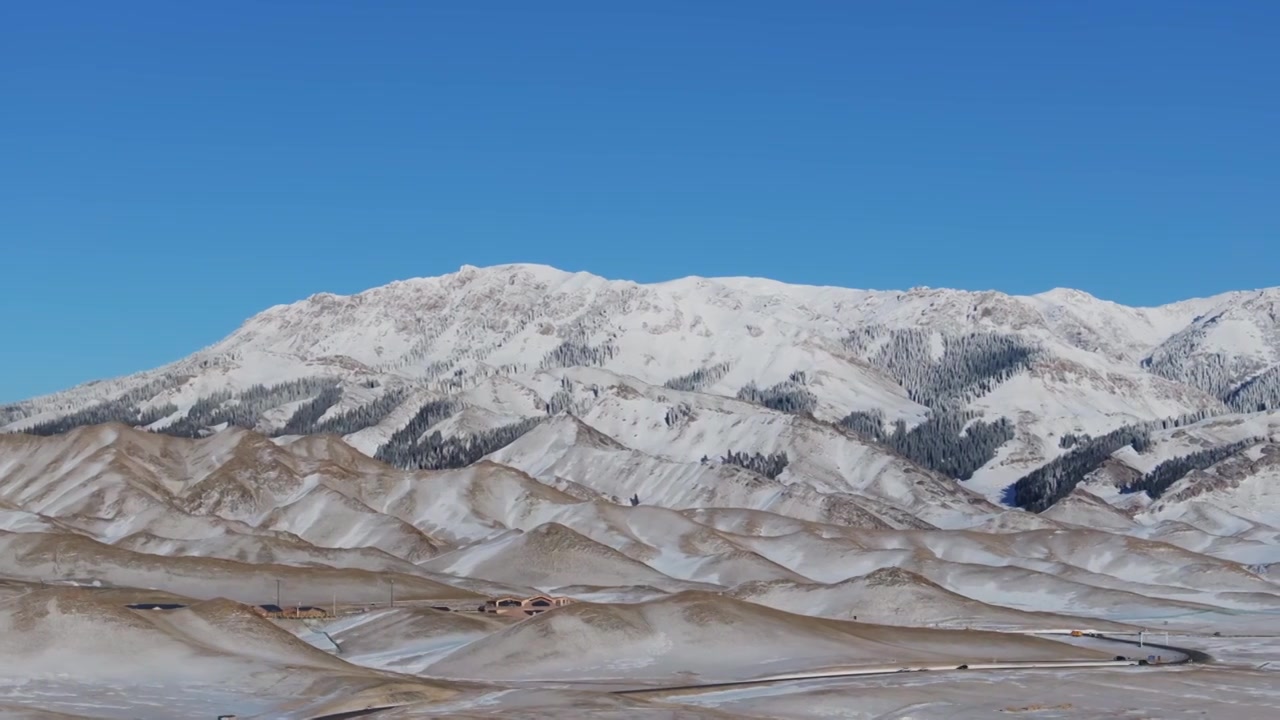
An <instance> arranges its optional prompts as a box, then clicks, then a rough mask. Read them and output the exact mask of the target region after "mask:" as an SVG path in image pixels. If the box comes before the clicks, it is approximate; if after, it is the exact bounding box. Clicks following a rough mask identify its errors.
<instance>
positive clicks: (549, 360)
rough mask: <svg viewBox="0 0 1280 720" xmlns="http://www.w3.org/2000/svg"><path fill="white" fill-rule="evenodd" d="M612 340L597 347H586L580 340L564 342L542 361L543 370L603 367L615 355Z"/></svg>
mask: <svg viewBox="0 0 1280 720" xmlns="http://www.w3.org/2000/svg"><path fill="white" fill-rule="evenodd" d="M617 351H618V349H617V346H615V345H614V344H613V341H612V340H606V341H605V342H603V343H601V344H599V345H588V344H587V343H586V342H583V341H581V340H566V341H564V342H562V343H560V344H559V345H558V346H556V348H555V349H554V350H552V351H551V352H549V353H547V356H546V357H545V358H543V359H542V367H543V368H557V367H580V366H592V365H603V364H605V363H606V362H608V361H609V360H612V359H613V357H614V355H615V354H617Z"/></svg>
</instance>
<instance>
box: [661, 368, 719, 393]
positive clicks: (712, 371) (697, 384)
mask: <svg viewBox="0 0 1280 720" xmlns="http://www.w3.org/2000/svg"><path fill="white" fill-rule="evenodd" d="M729 367H730V365H729V363H727V362H722V363H716V364H715V365H711V366H709V367H705V368H699V369H698V370H694V371H693V372H691V373H689V374H688V375H681V376H680V377H675V378H671V379H670V380H668V381H667V382H666V383H664V385H665V386H666V387H668V388H670V389H672V390H682V391H684V392H698V391H699V390H701V389H703V388H705V387H707V386H708V385H715V384H716V383H718V382H720V380H721V379H723V378H724V376H725V375H727V374H728V373H729Z"/></svg>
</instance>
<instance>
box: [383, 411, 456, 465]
mask: <svg viewBox="0 0 1280 720" xmlns="http://www.w3.org/2000/svg"><path fill="white" fill-rule="evenodd" d="M457 411H458V406H457V405H456V404H455V403H454V402H453V401H452V400H432V401H430V402H427V403H425V404H424V405H423V406H422V407H420V408H418V412H416V413H414V415H413V417H412V418H410V419H409V422H408V423H406V424H405V426H404V427H402V428H400V429H399V430H397V431H395V432H394V433H392V435H391V437H390V438H388V439H387V442H386V444H384V445H383V446H382V447H380V448H378V453H377V458H378V459H379V460H382V461H384V462H387V463H390V464H392V465H395V466H397V467H410V466H411V465H410V463H411V461H412V459H413V458H415V457H416V456H417V452H418V448H419V446H420V444H421V443H420V442H419V438H421V437H422V435H423V433H425V432H426V431H427V430H428V429H429V428H430V427H431V426H432V425H435V424H436V423H438V422H440V421H441V420H444V419H445V418H447V417H449V416H450V415H453V414H454V413H455V412H457Z"/></svg>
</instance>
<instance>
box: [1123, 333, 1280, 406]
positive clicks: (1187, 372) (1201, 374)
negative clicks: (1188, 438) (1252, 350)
mask: <svg viewBox="0 0 1280 720" xmlns="http://www.w3.org/2000/svg"><path fill="white" fill-rule="evenodd" d="M1215 322H1216V319H1215V318H1210V319H1209V320H1208V321H1207V322H1206V323H1204V324H1197V325H1194V326H1192V327H1190V328H1188V329H1186V330H1183V331H1182V332H1180V333H1178V334H1177V335H1174V336H1173V337H1172V338H1170V339H1169V340H1167V341H1165V343H1164V344H1163V345H1161V346H1160V347H1158V348H1156V349H1155V350H1154V351H1153V352H1152V353H1151V354H1150V355H1149V356H1147V357H1146V358H1144V359H1143V361H1142V366H1143V367H1144V368H1146V369H1147V371H1149V372H1151V373H1153V374H1155V375H1159V376H1160V377H1163V378H1165V379H1167V380H1172V381H1174V382H1178V383H1182V384H1184V385H1191V386H1192V387H1195V388H1199V389H1200V390H1203V391H1205V392H1207V393H1209V394H1210V395H1213V396H1214V397H1216V398H1218V399H1219V400H1222V401H1223V402H1224V403H1226V404H1227V406H1228V407H1230V408H1231V409H1232V410H1235V411H1237V412H1265V411H1268V410H1274V409H1276V408H1280V365H1278V366H1272V367H1270V368H1266V369H1265V370H1262V372H1259V370H1260V368H1259V367H1258V365H1257V363H1256V362H1252V361H1249V360H1243V359H1240V358H1236V357H1232V356H1228V355H1224V354H1222V353H1200V352H1195V351H1196V350H1197V349H1198V347H1199V344H1200V342H1201V341H1202V340H1203V338H1204V334H1205V328H1206V327H1210V326H1212V325H1213V324H1214V323H1215ZM1246 378H1247V379H1246Z"/></svg>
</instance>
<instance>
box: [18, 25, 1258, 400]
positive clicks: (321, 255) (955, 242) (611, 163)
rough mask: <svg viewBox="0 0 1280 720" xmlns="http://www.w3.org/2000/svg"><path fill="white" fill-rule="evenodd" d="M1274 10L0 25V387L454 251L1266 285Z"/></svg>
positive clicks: (127, 362)
mask: <svg viewBox="0 0 1280 720" xmlns="http://www.w3.org/2000/svg"><path fill="white" fill-rule="evenodd" d="M1278 31H1280V3H1274V2H1248V1H1243V0H1239V1H1236V2H1231V3H1221V2H1209V1H1206V2H1181V1H1179V0H1159V1H1156V0H1152V1H1151V2H1140V1H1124V0H1106V1H1096V2H1095V1H1079V2H1025V1H1022V0H1017V1H1015V0H1009V1H1007V2H1005V1H995V0H992V1H988V2H981V1H979V2H967V3H957V2H941V1H940V2H920V1H911V0H898V1H894V2H889V1H887V0H886V1H883V2H801V1H797V2H785V3H784V2H771V3H756V2H747V1H744V0H738V1H735V2H709V1H708V2H698V3H689V2H665V1H656V0H654V1H650V2H645V3H616V2H572V3H568V2H556V1H555V0H546V1H545V2H537V3H533V2H489V1H486V0H474V1H472V2H463V3H436V2H409V1H404V2H377V1H373V0H363V1H359V2H357V1H356V0H352V1H351V2H323V1H308V2H285V1H281V0H276V1H274V2H231V1H228V2H220V3H174V2H127V1H126V2H119V3H105V2H83V3H80V2H57V3H38V2H27V3H17V2H11V3H5V4H4V7H3V9H0V233H3V235H2V237H3V244H2V246H0V247H2V252H0V282H2V283H3V286H2V292H0V401H3V400H14V399H19V398H22V397H26V396H30V395H33V394H36V393H42V392H48V391H53V390H57V389H61V388H63V387H67V386H69V385H72V384H74V383H77V382H81V381H85V380H89V379H92V378H98V377H105V376H112V375H118V374H124V373H128V372H133V371H137V370H142V369H146V368H150V367H154V366H156V365H159V364H161V363H164V362H167V361H171V360H174V359H177V358H179V357H181V356H183V355H186V354H188V353H190V352H192V351H194V350H196V349H198V348H199V347H202V346H204V345H206V344H209V343H211V342H213V341H215V340H217V339H219V338H220V337H222V336H224V335H225V334H226V333H228V332H230V331H231V330H233V329H234V328H235V327H236V326H237V325H238V324H239V323H240V322H241V321H243V320H244V319H245V318H246V317H248V316H249V315H251V314H253V313H255V312H257V311H259V310H261V309H263V308H265V307H267V306H270V305H272V304H276V303H281V302H289V301H293V300H296V299H299V298H302V297H305V296H307V295H309V294H312V293H314V292H320V291H329V292H340V293H347V292H355V291H359V290H362V289H365V288H368V287H372V286H376V285H380V284H383V283H386V282H388V281H390V280H393V279H397V278H404V277H412V276H423V275H436V274H440V273H444V272H451V271H453V270H456V269H457V268H458V266H460V265H462V264H464V263H469V264H474V265H489V264H496V263H503V262H543V263H549V264H552V265H556V266H559V267H562V268H565V269H570V270H589V271H592V272H595V273H598V274H602V275H605V276H609V277H626V278H630V279H636V280H642V281H648V280H661V279H667V278H672V277H678V276H683V275H689V274H698V275H743V274H750V275H767V276H772V277H775V278H778V279H781V280H786V281H792V282H805V283H821V284H836V285H846V286H854V287H873V288H901V287H910V286H915V285H932V286H952V287H962V288H971V289H986V288H995V289H1000V290H1005V291H1009V292H1037V291H1041V290H1045V289H1049V288H1052V287H1055V286H1072V287H1079V288H1082V289H1085V290H1087V291H1089V292H1092V293H1094V294H1096V295H1099V296H1101V297H1105V298H1109V299H1114V300H1117V301H1121V302H1126V303H1140V304H1154V303H1159V302H1165V301H1169V300H1173V299H1177V298H1182V297H1188V296H1197V295H1205V294H1211V293H1216V292H1220V291H1224V290H1228V289H1237V288H1248V287H1259V286H1264V285H1275V284H1280V239H1278V238H1280V133H1277V128H1280V92H1278V91H1280V86H1277V81H1276V72H1277V70H1280V43H1276V42H1275V37H1276V34H1277V32H1278Z"/></svg>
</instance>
